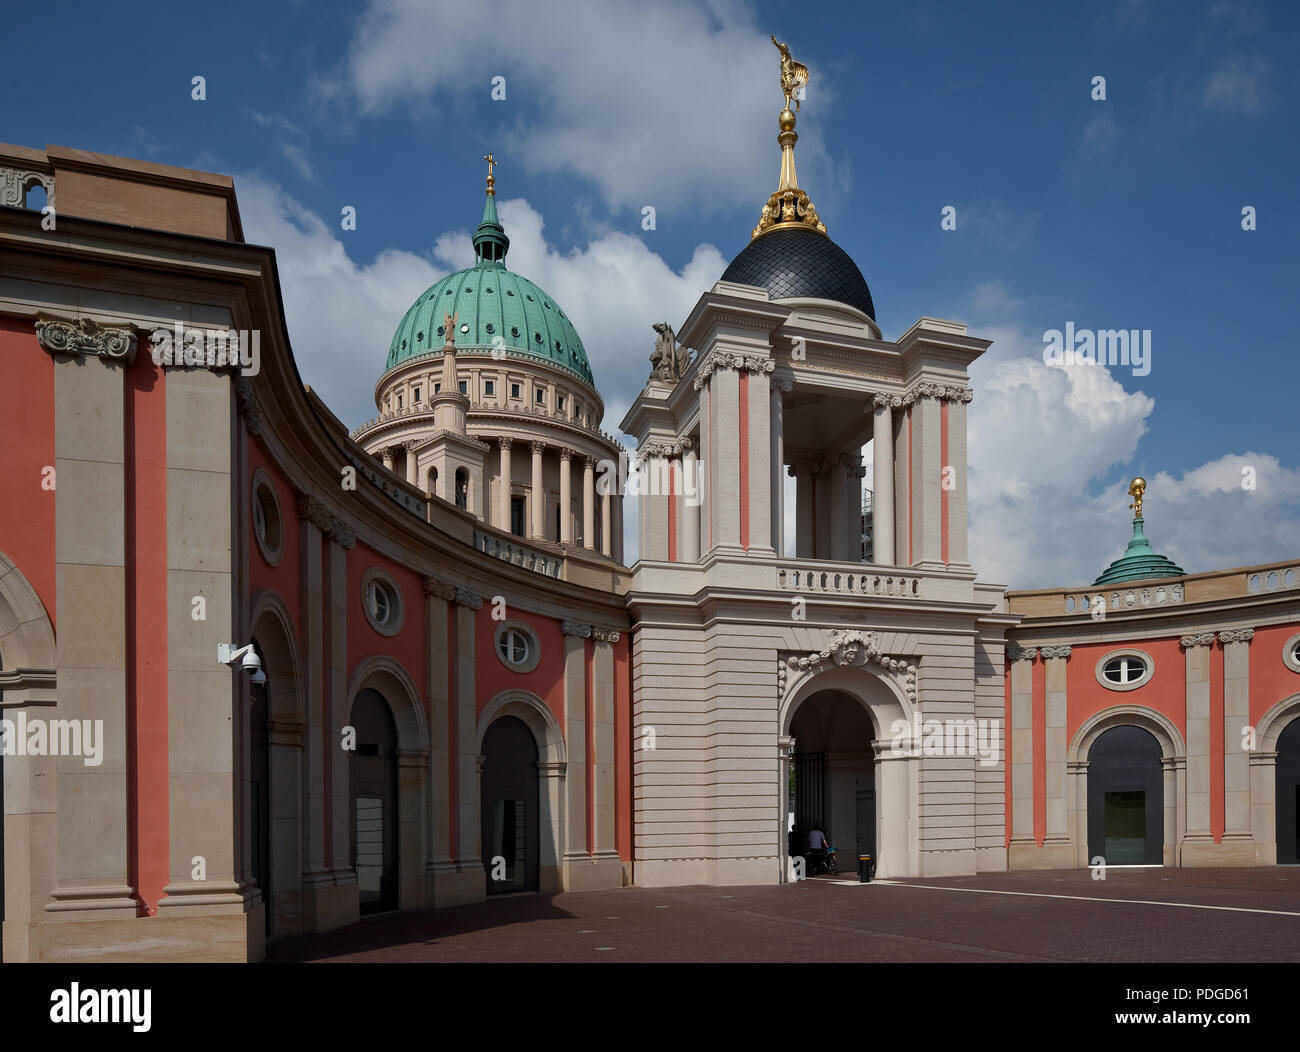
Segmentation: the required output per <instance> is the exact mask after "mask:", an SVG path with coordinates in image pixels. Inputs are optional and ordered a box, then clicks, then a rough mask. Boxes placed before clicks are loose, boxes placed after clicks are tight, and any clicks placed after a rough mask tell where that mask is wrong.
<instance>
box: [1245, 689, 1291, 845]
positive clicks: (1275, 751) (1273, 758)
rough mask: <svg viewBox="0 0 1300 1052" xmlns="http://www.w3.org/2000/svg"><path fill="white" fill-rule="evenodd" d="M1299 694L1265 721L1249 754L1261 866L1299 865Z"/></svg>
mask: <svg viewBox="0 0 1300 1052" xmlns="http://www.w3.org/2000/svg"><path fill="white" fill-rule="evenodd" d="M1297 728H1300V694H1292V695H1291V696H1290V697H1287V698H1283V699H1282V700H1281V701H1279V702H1278V703H1277V704H1276V705H1274V706H1273V707H1272V708H1271V709H1269V710H1268V712H1266V713H1264V715H1263V716H1262V717H1261V718H1260V720H1259V723H1258V725H1257V726H1256V728H1255V748H1254V749H1253V750H1252V751H1251V754H1250V799H1251V803H1252V807H1251V819H1252V827H1253V832H1254V834H1255V843H1256V845H1257V849H1258V851H1259V861H1260V862H1261V863H1262V864H1264V865H1271V864H1273V863H1277V864H1278V865H1284V866H1285V865H1295V864H1297V863H1300V854H1298V853H1297V852H1298V851H1300V845H1297V840H1300V832H1298V830H1297V826H1300V788H1297V785H1300V758H1297V749H1300V730H1297Z"/></svg>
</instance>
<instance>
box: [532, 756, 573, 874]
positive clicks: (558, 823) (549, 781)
mask: <svg viewBox="0 0 1300 1052" xmlns="http://www.w3.org/2000/svg"><path fill="white" fill-rule="evenodd" d="M565 767H566V765H565V764H563V763H560V762H558V761H556V762H547V761H540V760H539V761H538V763H537V777H538V812H539V813H538V818H537V826H538V829H537V839H538V874H537V886H538V890H539V891H541V892H542V893H543V894H546V893H548V892H560V891H563V890H564V818H565V815H564V776H565Z"/></svg>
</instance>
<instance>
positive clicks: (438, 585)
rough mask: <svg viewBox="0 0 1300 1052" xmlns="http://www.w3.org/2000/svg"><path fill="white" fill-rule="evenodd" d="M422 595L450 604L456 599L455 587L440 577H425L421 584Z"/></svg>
mask: <svg viewBox="0 0 1300 1052" xmlns="http://www.w3.org/2000/svg"><path fill="white" fill-rule="evenodd" d="M422 584H423V587H424V594H425V595H428V596H433V597H435V598H437V599H446V600H447V601H448V602H451V601H452V600H454V599H455V598H456V586H455V585H454V584H452V583H451V582H450V581H444V580H443V579H442V578H441V577H426V578H424V580H423V582H422Z"/></svg>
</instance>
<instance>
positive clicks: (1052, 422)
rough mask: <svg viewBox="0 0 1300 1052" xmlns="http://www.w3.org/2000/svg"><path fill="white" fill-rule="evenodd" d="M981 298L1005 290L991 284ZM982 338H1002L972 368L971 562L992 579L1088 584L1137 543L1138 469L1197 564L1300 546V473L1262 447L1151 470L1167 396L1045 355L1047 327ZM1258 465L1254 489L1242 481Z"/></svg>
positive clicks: (1167, 549) (1163, 531)
mask: <svg viewBox="0 0 1300 1052" xmlns="http://www.w3.org/2000/svg"><path fill="white" fill-rule="evenodd" d="M994 284H995V285H996V283H994ZM996 287H997V289H999V290H1000V292H1001V293H1002V294H1003V295H1004V296H1005V298H1006V299H1007V300H1008V301H1009V302H1011V303H1015V302H1016V301H1015V300H1014V299H1013V298H1012V297H1010V296H1009V294H1006V291H1005V289H1002V287H1001V286H1000V285H996ZM981 298H983V299H984V300H985V302H988V303H992V302H993V301H994V300H996V299H997V298H998V297H997V296H994V295H993V294H992V293H990V292H989V291H988V286H987V285H985V286H979V287H978V288H977V290H976V293H975V299H976V300H979V299H981ZM1006 313H1008V314H1009V313H1011V311H1010V310H1008V311H1007V312H1006ZM1004 317H1005V315H1004ZM978 335H980V336H982V337H984V338H988V339H993V340H994V341H995V342H994V345H993V347H992V348H991V349H990V351H989V352H987V353H986V354H985V356H984V357H983V358H981V359H980V360H978V361H977V362H976V363H975V364H974V366H973V367H972V369H971V385H972V387H973V388H974V389H975V400H974V401H973V402H972V403H971V406H970V411H969V439H970V441H969V449H970V454H969V456H970V477H969V486H970V502H969V517H970V558H971V561H972V563H973V564H974V566H975V568H976V570H977V571H978V572H979V574H980V576H981V577H982V578H983V579H984V580H988V581H996V582H998V583H1002V584H1008V585H1010V586H1011V587H1013V588H1049V587H1055V586H1061V587H1074V586H1082V585H1087V584H1090V583H1091V582H1092V581H1093V579H1094V578H1095V577H1096V576H1097V575H1098V574H1099V573H1101V571H1102V570H1104V569H1105V568H1106V567H1107V566H1108V565H1109V564H1110V563H1111V562H1112V561H1113V560H1114V559H1117V558H1118V557H1119V556H1120V555H1122V554H1123V551H1124V546H1125V545H1126V544H1127V543H1128V539H1129V536H1130V526H1129V523H1130V519H1131V517H1132V512H1131V511H1129V509H1128V503H1129V498H1128V497H1127V495H1126V490H1127V487H1128V480H1129V478H1130V477H1131V475H1134V474H1143V475H1145V476H1146V477H1147V481H1148V488H1147V500H1146V508H1145V509H1144V511H1145V519H1146V534H1147V536H1148V538H1149V539H1150V540H1151V543H1152V545H1153V547H1155V549H1156V550H1157V551H1158V552H1161V553H1162V554H1164V555H1167V556H1169V557H1170V558H1171V559H1173V560H1174V562H1176V563H1178V564H1179V565H1181V566H1182V567H1183V569H1184V570H1186V571H1187V572H1188V573H1198V572H1201V571H1205V570H1215V569H1224V568H1227V567H1231V566H1242V565H1248V564H1252V563H1257V562H1270V561H1275V560H1279V559H1285V558H1288V557H1291V556H1293V555H1294V554H1295V553H1296V552H1297V551H1300V472H1297V471H1296V470H1295V469H1291V468H1285V467H1283V466H1282V465H1281V464H1280V463H1279V462H1278V459H1277V458H1276V457H1275V456H1272V455H1269V454H1256V453H1250V452H1247V453H1228V454H1224V455H1223V456H1220V457H1218V458H1216V459H1214V460H1211V461H1209V462H1207V463H1205V464H1202V465H1199V466H1197V467H1194V468H1191V469H1189V470H1187V471H1185V472H1183V473H1181V474H1178V473H1175V472H1166V471H1160V470H1149V469H1147V468H1146V467H1144V458H1143V456H1142V440H1143V437H1144V436H1145V435H1146V433H1147V428H1148V421H1149V419H1150V418H1151V415H1152V413H1153V411H1154V409H1155V401H1154V399H1152V398H1151V397H1150V396H1149V395H1147V394H1145V393H1143V392H1142V391H1128V390H1126V389H1125V387H1124V385H1123V384H1122V383H1120V380H1119V377H1120V376H1122V375H1123V374H1122V373H1120V372H1119V371H1116V372H1115V373H1113V374H1112V372H1111V371H1110V370H1108V369H1106V368H1105V367H1102V366H1097V365H1089V364H1087V363H1083V364H1077V365H1071V366H1059V365H1050V366H1049V365H1045V364H1044V363H1043V361H1042V341H1041V333H1038V332H1034V331H1032V330H1030V329H1029V328H1028V327H1027V326H1026V325H1024V324H1023V323H1020V322H1018V321H1014V320H1012V321H1006V320H1004V321H1003V323H1002V324H1001V325H997V326H992V327H984V326H981V327H980V328H979V329H978ZM1247 466H1249V467H1253V468H1254V469H1255V481H1256V488H1255V490H1253V491H1249V490H1243V489H1242V478H1243V475H1242V468H1243V467H1247Z"/></svg>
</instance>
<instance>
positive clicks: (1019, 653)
mask: <svg viewBox="0 0 1300 1052" xmlns="http://www.w3.org/2000/svg"><path fill="white" fill-rule="evenodd" d="M1036 657H1038V648H1037V647H1022V646H1020V644H1018V643H1008V644H1007V660H1008V661H1033V660H1034V658H1036Z"/></svg>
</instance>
